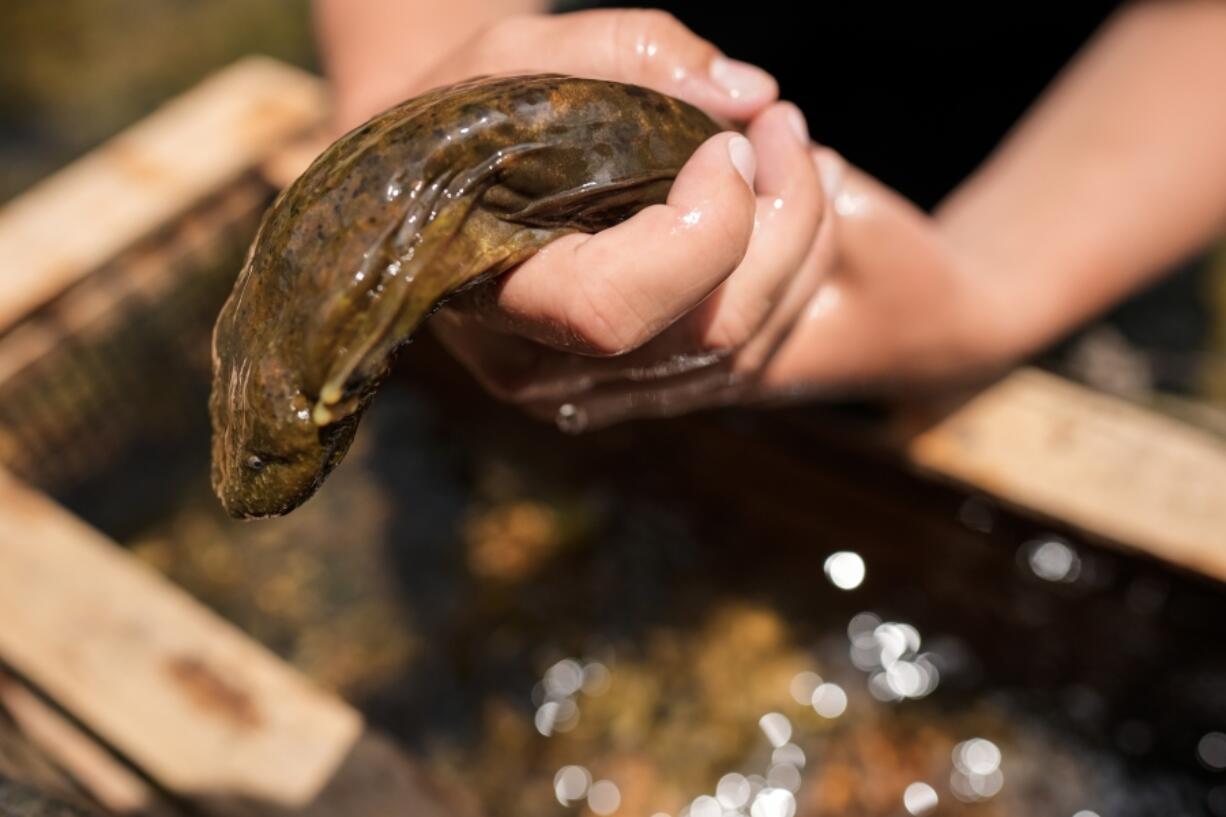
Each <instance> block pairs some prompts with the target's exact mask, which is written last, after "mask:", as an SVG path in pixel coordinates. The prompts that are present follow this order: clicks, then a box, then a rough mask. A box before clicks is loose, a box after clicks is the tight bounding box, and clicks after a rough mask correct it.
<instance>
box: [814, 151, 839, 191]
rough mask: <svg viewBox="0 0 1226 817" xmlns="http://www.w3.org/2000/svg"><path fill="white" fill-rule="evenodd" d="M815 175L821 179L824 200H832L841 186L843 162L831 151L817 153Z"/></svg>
mask: <svg viewBox="0 0 1226 817" xmlns="http://www.w3.org/2000/svg"><path fill="white" fill-rule="evenodd" d="M816 161H817V175H818V176H820V177H821V180H822V188H823V189H824V190H825V191H826V198H829V199H833V198H834V197H835V195H836V194H837V193H838V192H839V189H840V188H841V187H842V186H843V160H842V159H841V158H839V155H838V154H837V153H835V152H834V151H832V150H821V151H818V154H817V157H816Z"/></svg>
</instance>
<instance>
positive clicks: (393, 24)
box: [315, 0, 547, 126]
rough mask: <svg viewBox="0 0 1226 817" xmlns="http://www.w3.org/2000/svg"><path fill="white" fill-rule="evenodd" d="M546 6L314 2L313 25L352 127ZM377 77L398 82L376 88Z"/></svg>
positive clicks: (524, 0) (519, 0) (481, 0)
mask: <svg viewBox="0 0 1226 817" xmlns="http://www.w3.org/2000/svg"><path fill="white" fill-rule="evenodd" d="M546 6H547V3H546V2H545V0H449V1H448V2H446V3H438V2H433V1H432V0H316V2H315V25H316V29H317V32H318V40H319V44H320V51H321V54H322V57H323V61H324V65H325V67H326V68H327V71H328V76H329V78H330V79H331V80H332V82H333V84H334V85H335V86H336V88H337V89H338V90H339V91H341V93H338V94H337V98H338V100H339V104H340V106H341V110H338V111H337V118H338V120H339V121H340V122H341V123H342V124H344V125H345V126H348V125H350V124H353V122H354V121H355V120H360V119H362V118H364V117H365V116H366V115H368V114H369V112H370V111H373V110H378V109H380V108H383V107H386V106H387V105H391V104H393V103H395V102H397V101H399V96H397V95H396V94H395V92H394V91H392V90H391V89H392V88H393V87H395V85H396V84H399V85H401V86H403V87H404V88H409V87H411V86H412V83H413V80H414V79H415V78H416V77H419V76H420V75H421V74H423V73H424V72H425V71H426V70H427V69H429V68H430V67H431V66H432V65H433V64H434V63H436V62H437V61H438V60H439V59H441V58H442V57H443V56H444V55H445V54H447V53H448V52H450V51H451V50H453V49H454V48H456V47H457V46H459V45H460V44H461V43H462V42H464V41H465V40H466V39H468V38H469V37H470V36H472V35H473V34H475V33H476V32H477V31H479V30H480V29H482V28H484V27H485V26H488V25H489V24H491V23H493V22H495V21H497V20H499V19H501V18H503V17H507V16H510V15H512V14H518V13H525V12H533V11H544V10H545V8H546ZM372 72H378V73H379V74H380V75H386V74H388V73H389V72H390V73H394V74H395V76H396V82H395V83H389V82H380V83H371V82H369V79H370V77H371V75H372Z"/></svg>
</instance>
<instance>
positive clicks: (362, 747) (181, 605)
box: [0, 473, 466, 817]
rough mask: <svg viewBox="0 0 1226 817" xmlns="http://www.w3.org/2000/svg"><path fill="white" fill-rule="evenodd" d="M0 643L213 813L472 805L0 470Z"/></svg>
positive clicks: (148, 769)
mask: <svg viewBox="0 0 1226 817" xmlns="http://www.w3.org/2000/svg"><path fill="white" fill-rule="evenodd" d="M0 655H2V656H3V657H4V659H5V660H6V661H7V662H8V663H9V664H10V665H11V666H13V668H14V669H15V670H17V671H18V672H20V673H21V674H22V675H23V676H25V677H26V678H27V679H29V680H30V681H31V682H32V683H34V684H36V685H37V686H38V687H39V688H40V689H42V690H43V691H45V692H46V693H47V694H48V695H50V696H51V697H52V698H53V699H54V700H55V701H56V702H57V703H59V704H60V705H61V706H63V707H64V708H65V709H67V710H68V711H70V712H72V713H73V715H74V716H76V717H77V718H79V719H80V720H81V721H82V722H83V723H84V724H86V725H87V726H88V727H89V728H90V729H91V730H92V731H93V732H94V733H96V734H97V735H98V736H99V737H100V738H102V739H103V740H105V741H106V742H107V743H108V744H109V745H110V746H112V747H113V748H114V749H116V750H117V751H118V752H119V753H121V754H122V755H123V756H125V757H127V758H128V759H129V760H131V761H132V762H133V763H135V764H136V765H137V766H138V767H139V768H140V769H142V770H143V771H144V772H145V773H146V774H148V775H149V776H150V777H152V778H153V779H154V780H156V781H157V782H158V783H159V784H161V785H162V786H164V787H165V788H167V789H168V790H170V791H173V792H175V793H176V794H177V795H180V796H183V797H185V798H187V799H189V800H191V801H192V802H194V803H195V804H196V805H197V807H199V808H201V809H202V810H204V811H206V812H208V813H212V814H219V815H221V814H225V815H235V814H248V813H249V814H273V813H275V814H285V815H291V814H292V815H325V814H341V813H353V814H364V815H375V816H377V815H389V816H390V815H393V814H401V813H412V814H414V815H422V817H428V815H442V814H449V815H453V814H459V813H465V812H466V807H465V806H463V805H462V804H458V803H454V802H449V803H448V804H447V805H446V806H445V807H444V806H441V805H438V803H439V801H440V798H441V795H440V794H439V793H437V792H433V791H431V790H430V789H429V787H428V786H427V784H426V783H425V781H424V780H423V779H422V777H421V775H420V773H419V771H418V770H417V769H416V767H415V765H414V764H413V763H412V762H411V761H409V760H408V759H407V758H406V757H404V756H403V755H402V754H401V753H400V752H399V751H398V750H397V749H395V748H394V747H393V746H391V745H390V744H387V743H386V741H384V740H383V739H381V738H379V737H378V736H377V735H374V734H373V733H371V732H370V731H369V730H367V729H366V728H365V725H364V723H363V721H362V718H361V717H360V716H359V715H358V713H357V712H355V711H354V710H353V709H352V708H350V707H349V706H348V705H346V704H345V703H343V702H342V701H340V700H339V699H337V698H335V697H333V696H331V695H328V694H326V693H324V692H322V691H320V690H318V689H316V688H314V687H313V686H312V685H311V684H310V683H309V682H308V681H306V680H305V679H304V678H302V677H301V676H300V675H298V674H297V673H296V672H295V671H294V670H292V669H291V668H290V667H288V666H287V665H286V664H284V663H282V662H281V661H280V660H279V659H278V658H277V657H275V656H274V655H272V654H271V653H269V652H268V651H267V650H265V649H264V648H263V647H261V646H260V645H258V644H256V643H255V642H253V641H252V640H251V639H249V638H248V637H247V636H246V635H244V634H243V633H241V632H240V631H238V630H237V629H235V628H234V627H232V626H230V625H229V624H227V623H226V622H223V621H222V620H220V619H219V618H218V617H216V616H215V615H214V614H212V613H211V612H210V611H208V610H206V609H205V608H204V607H203V606H201V605H200V604H199V603H197V602H196V601H195V600H193V599H192V598H191V597H190V596H188V595H187V594H186V593H184V592H182V591H181V590H179V589H178V588H176V587H174V586H172V585H171V584H170V583H169V582H167V581H166V580H165V579H164V578H163V577H162V576H160V575H159V574H157V573H155V572H153V571H152V570H151V569H149V568H147V567H146V566H144V565H142V564H140V563H139V562H137V561H136V560H135V559H132V558H131V557H130V556H128V555H127V554H126V553H124V552H123V551H122V550H121V549H119V548H118V547H117V546H115V545H114V544H113V543H111V542H110V541H109V540H107V539H106V538H105V537H104V536H102V535H101V534H100V533H98V532H97V531H95V530H93V529H92V528H90V527H89V526H88V525H86V524H85V523H83V522H82V521H80V520H79V519H77V518H76V517H74V516H73V515H72V514H70V513H68V512H67V511H65V510H64V509H63V508H61V507H60V506H59V505H57V504H56V503H55V502H53V501H52V500H50V499H49V498H47V497H46V496H45V495H43V494H41V493H39V492H37V491H34V490H32V489H30V488H28V487H26V486H24V485H22V484H21V483H20V482H19V481H18V480H16V479H15V478H13V477H12V476H10V475H8V474H5V473H0ZM405 809H408V811H407V812H406V811H405Z"/></svg>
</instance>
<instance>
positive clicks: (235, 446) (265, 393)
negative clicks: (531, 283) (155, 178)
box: [210, 75, 718, 517]
mask: <svg viewBox="0 0 1226 817" xmlns="http://www.w3.org/2000/svg"><path fill="white" fill-rule="evenodd" d="M717 131H718V127H717V126H716V125H715V123H713V122H712V121H711V120H710V119H709V118H708V117H707V116H706V115H705V114H703V113H701V112H700V111H698V110H697V109H695V108H692V107H691V106H689V105H687V104H685V103H683V102H680V101H678V100H675V99H672V98H670V97H666V96H663V95H661V94H658V93H655V92H653V91H649V90H646V89H644V88H639V87H637V86H632V85H623V84H620V83H614V82H602V81H596V80H587V79H577V78H573V77H563V76H556V75H534V76H519V77H504V78H493V79H490V78H486V79H478V80H473V81H470V82H466V83H462V84H460V85H455V86H451V87H448V88H443V89H439V90H436V91H433V92H430V93H427V94H425V95H423V96H420V97H417V98H415V99H411V100H409V101H407V102H405V103H403V104H401V105H399V106H397V107H395V108H392V109H391V110H389V111H387V112H386V113H384V114H381V115H380V116H377V117H375V118H374V119H372V120H370V121H369V122H367V123H366V124H365V125H362V126H361V127H359V128H358V129H356V130H354V131H352V132H351V133H349V134H347V135H346V136H344V137H342V138H341V139H340V140H339V141H337V142H336V143H335V144H333V145H332V146H331V147H330V148H328V150H326V151H325V152H324V153H323V154H322V155H321V156H320V157H319V158H318V159H316V160H315V162H314V164H312V165H311V167H310V168H308V169H307V171H306V173H304V174H303V175H302V176H301V177H300V178H299V179H298V180H297V181H295V182H294V184H293V185H291V186H290V187H289V188H288V189H287V190H286V191H285V192H284V193H282V194H281V196H280V197H279V198H278V199H277V201H276V202H275V203H274V204H273V206H272V207H271V208H270V209H269V211H268V213H267V214H266V215H265V217H264V221H263V223H262V224H261V226H260V231H259V234H258V235H257V236H256V240H255V243H254V244H253V246H252V249H251V253H250V255H249V257H248V259H247V263H246V264H245V265H244V268H243V270H242V272H241V274H240V275H239V279H238V281H237V283H236V284H235V287H234V292H233V293H232V294H231V295H230V299H229V300H228V301H227V302H226V305H225V307H224V308H223V309H222V312H221V315H220V316H219V317H218V320H217V326H216V328H215V330H214V335H213V368H214V379H213V394H212V398H211V400H210V411H211V414H212V420H213V487H214V490H215V491H216V492H217V495H218V496H219V497H220V498H221V501H222V503H223V504H224V505H225V507H226V510H227V511H228V512H229V513H230V514H231V515H233V516H237V517H257V516H274V515H279V514H284V513H287V512H289V511H291V510H293V509H294V508H295V507H297V506H298V505H300V504H301V503H302V502H304V501H305V500H306V499H307V498H308V497H310V496H311V494H313V493H314V492H315V490H316V489H317V488H318V487H319V485H320V483H321V482H322V481H323V480H324V478H325V477H326V476H327V474H328V473H329V471H331V470H332V468H334V467H335V466H336V464H337V463H338V462H340V460H341V458H342V457H343V456H344V454H345V451H346V450H347V449H348V447H349V443H350V442H351V441H352V439H353V435H354V432H355V430H356V428H357V423H358V420H359V418H360V417H361V415H362V412H363V411H364V410H365V409H366V407H367V405H368V404H369V402H370V400H371V398H372V397H373V396H374V393H375V390H376V389H377V388H378V386H379V383H380V382H381V381H382V379H383V377H384V376H385V375H386V373H387V371H388V369H389V366H390V363H391V357H392V354H393V352H395V350H396V349H397V348H398V347H400V346H401V345H403V344H404V343H405V342H407V341H408V339H409V336H410V335H411V334H412V333H413V331H414V330H416V329H417V327H418V326H419V325H420V324H421V323H422V321H423V320H424V319H425V318H426V317H427V316H428V315H429V314H430V313H431V311H433V310H434V309H435V308H436V307H437V306H438V304H439V303H440V302H442V301H443V300H444V299H445V298H447V297H448V296H450V295H452V294H453V293H455V292H457V291H458V290H460V289H463V288H464V287H467V286H471V285H473V284H476V283H480V282H482V281H486V280H489V279H491V278H493V277H494V276H497V275H500V274H502V273H503V272H506V271H507V270H509V269H511V268H512V267H514V266H515V265H516V264H519V263H521V262H522V261H524V260H525V259H527V258H528V257H529V256H531V255H532V254H533V253H535V252H536V251H537V250H539V249H540V248H541V247H543V246H544V245H545V244H547V243H549V242H550V241H553V240H554V239H556V238H558V237H559V236H562V235H565V234H567V233H571V232H576V231H580V232H596V231H598V230H601V229H604V228H606V227H610V226H612V225H614V224H616V223H618V222H620V221H622V220H624V219H626V218H628V217H629V216H631V215H633V214H634V213H636V212H638V211H639V210H641V209H642V208H644V207H646V206H648V205H651V204H657V203H661V202H663V201H664V200H665V198H666V196H667V194H668V190H669V188H670V187H671V185H672V182H673V179H674V178H675V177H676V175H677V172H678V171H679V170H680V168H681V166H682V165H683V164H684V163H685V161H686V160H687V159H689V157H690V156H691V155H692V154H693V153H694V151H695V150H696V149H697V148H698V146H699V145H700V144H702V142H703V141H705V140H706V139H707V138H708V137H710V136H712V135H714V134H715V133H716V132H717Z"/></svg>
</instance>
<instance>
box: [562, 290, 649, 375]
mask: <svg viewBox="0 0 1226 817" xmlns="http://www.w3.org/2000/svg"><path fill="white" fill-rule="evenodd" d="M575 292H576V297H575V302H574V303H573V304H571V305H570V306H569V308H568V309H567V310H566V314H567V318H566V321H567V325H568V327H569V330H570V333H571V334H572V336H573V337H574V338H575V339H576V340H577V341H578V342H579V343H580V344H581V345H582V346H584V347H587V348H588V349H589V350H590V351H591V352H592V353H594V354H596V355H599V356H601V357H616V356H618V355H623V354H625V353H627V352H629V351H631V350H633V349H634V348H636V347H637V346H639V345H640V344H641V342H642V340H643V336H644V335H645V326H644V325H643V322H642V321H641V320H639V319H638V317H637V316H635V315H634V313H633V311H632V310H630V309H628V308H627V307H628V304H627V302H626V299H625V297H624V296H623V295H622V294H621V292H620V291H619V290H618V288H617V287H615V286H614V285H612V284H611V283H610V282H609V281H608V280H607V279H605V278H604V277H597V278H596V279H595V280H592V279H591V278H586V277H585V278H584V279H583V281H582V282H581V283H580V284H579V286H577V287H576V290H575Z"/></svg>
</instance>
